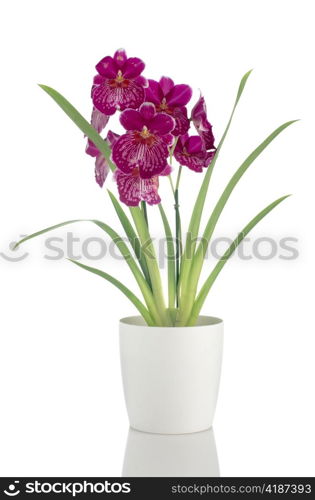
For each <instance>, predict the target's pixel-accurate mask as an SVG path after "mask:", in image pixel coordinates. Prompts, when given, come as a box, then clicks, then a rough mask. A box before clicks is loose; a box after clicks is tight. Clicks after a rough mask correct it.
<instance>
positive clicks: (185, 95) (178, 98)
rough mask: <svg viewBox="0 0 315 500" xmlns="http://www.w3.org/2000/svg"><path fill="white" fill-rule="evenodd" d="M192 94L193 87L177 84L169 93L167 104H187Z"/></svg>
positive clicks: (175, 105) (174, 105)
mask: <svg viewBox="0 0 315 500" xmlns="http://www.w3.org/2000/svg"><path fill="white" fill-rule="evenodd" d="M191 96H192V89H191V87H189V85H184V84H180V85H175V86H174V87H173V88H172V89H171V90H170V92H169V94H168V95H167V98H166V99H167V104H168V105H169V106H173V107H177V106H186V104H187V103H188V102H189V101H190V99H191Z"/></svg>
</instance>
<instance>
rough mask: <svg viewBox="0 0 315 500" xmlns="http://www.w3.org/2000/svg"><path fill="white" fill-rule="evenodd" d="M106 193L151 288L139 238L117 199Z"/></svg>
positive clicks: (110, 193)
mask: <svg viewBox="0 0 315 500" xmlns="http://www.w3.org/2000/svg"><path fill="white" fill-rule="evenodd" d="M107 192H108V194H109V197H110V199H111V202H112V204H113V206H114V209H115V211H116V214H117V216H118V218H119V220H120V222H121V225H122V227H123V229H124V231H125V233H126V236H127V238H128V240H129V242H130V244H131V246H132V248H133V251H134V252H135V255H136V257H137V259H138V261H139V264H140V267H141V269H142V271H143V274H144V276H145V279H146V281H147V283H148V285H149V286H150V288H151V280H150V275H149V271H148V266H147V263H146V261H145V258H144V256H143V255H142V252H141V244H140V241H139V238H138V237H137V234H136V232H135V230H134V228H133V226H132V224H131V222H130V221H129V219H128V217H127V215H126V214H125V212H124V210H123V209H122V207H121V205H120V204H119V202H118V200H117V198H116V197H115V196H114V194H113V193H112V192H111V191H109V189H108V190H107Z"/></svg>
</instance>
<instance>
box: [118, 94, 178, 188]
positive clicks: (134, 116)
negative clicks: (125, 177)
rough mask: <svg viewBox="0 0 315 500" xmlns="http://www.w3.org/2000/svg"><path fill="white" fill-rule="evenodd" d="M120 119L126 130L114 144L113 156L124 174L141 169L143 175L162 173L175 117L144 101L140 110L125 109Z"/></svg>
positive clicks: (152, 175) (148, 177) (140, 173)
mask: <svg viewBox="0 0 315 500" xmlns="http://www.w3.org/2000/svg"><path fill="white" fill-rule="evenodd" d="M120 123H121V124H122V126H123V127H124V128H125V129H126V130H127V133H126V134H124V135H122V136H120V138H119V139H118V140H117V142H116V143H115V144H114V146H113V153H112V159H113V162H114V163H115V164H116V166H117V167H118V168H119V169H120V170H121V171H122V172H124V173H125V174H130V173H131V172H132V171H133V170H134V169H135V168H138V169H139V175H140V177H141V179H150V178H151V177H154V176H155V175H158V174H160V173H161V172H163V170H164V169H165V168H166V166H167V157H168V155H169V151H168V145H170V144H172V141H173V139H174V137H173V135H172V134H171V132H172V130H173V129H174V127H175V120H174V118H172V117H171V116H169V115H167V114H165V113H156V111H155V106H154V104H152V103H150V102H145V103H143V104H142V105H141V106H140V108H139V111H136V110H134V109H126V110H125V111H123V112H122V113H121V115H120Z"/></svg>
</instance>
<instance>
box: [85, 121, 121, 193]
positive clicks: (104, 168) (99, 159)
mask: <svg viewBox="0 0 315 500" xmlns="http://www.w3.org/2000/svg"><path fill="white" fill-rule="evenodd" d="M118 138H119V135H118V134H115V133H114V132H111V131H110V130H109V132H108V134H107V137H106V141H107V143H108V144H109V145H110V146H111V147H112V146H113V145H114V144H115V142H116V141H117V139H118ZM85 152H86V153H87V154H88V155H90V156H93V157H94V158H95V180H96V182H97V184H98V185H99V186H100V187H103V185H104V182H105V180H106V177H107V175H108V172H109V165H108V163H107V160H106V158H105V157H104V156H103V155H102V153H100V152H99V150H98V149H97V147H96V146H95V145H94V143H93V142H92V141H91V140H90V139H88V142H87V146H86V150H85Z"/></svg>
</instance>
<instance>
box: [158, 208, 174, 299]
mask: <svg viewBox="0 0 315 500" xmlns="http://www.w3.org/2000/svg"><path fill="white" fill-rule="evenodd" d="M159 210H160V214H161V218H162V222H163V226H164V232H165V237H166V246H167V275H168V307H169V309H174V307H175V297H176V276H175V248H174V241H173V235H172V230H171V227H170V224H169V222H168V219H167V216H166V213H165V211H164V208H163V206H162V203H160V204H159Z"/></svg>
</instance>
